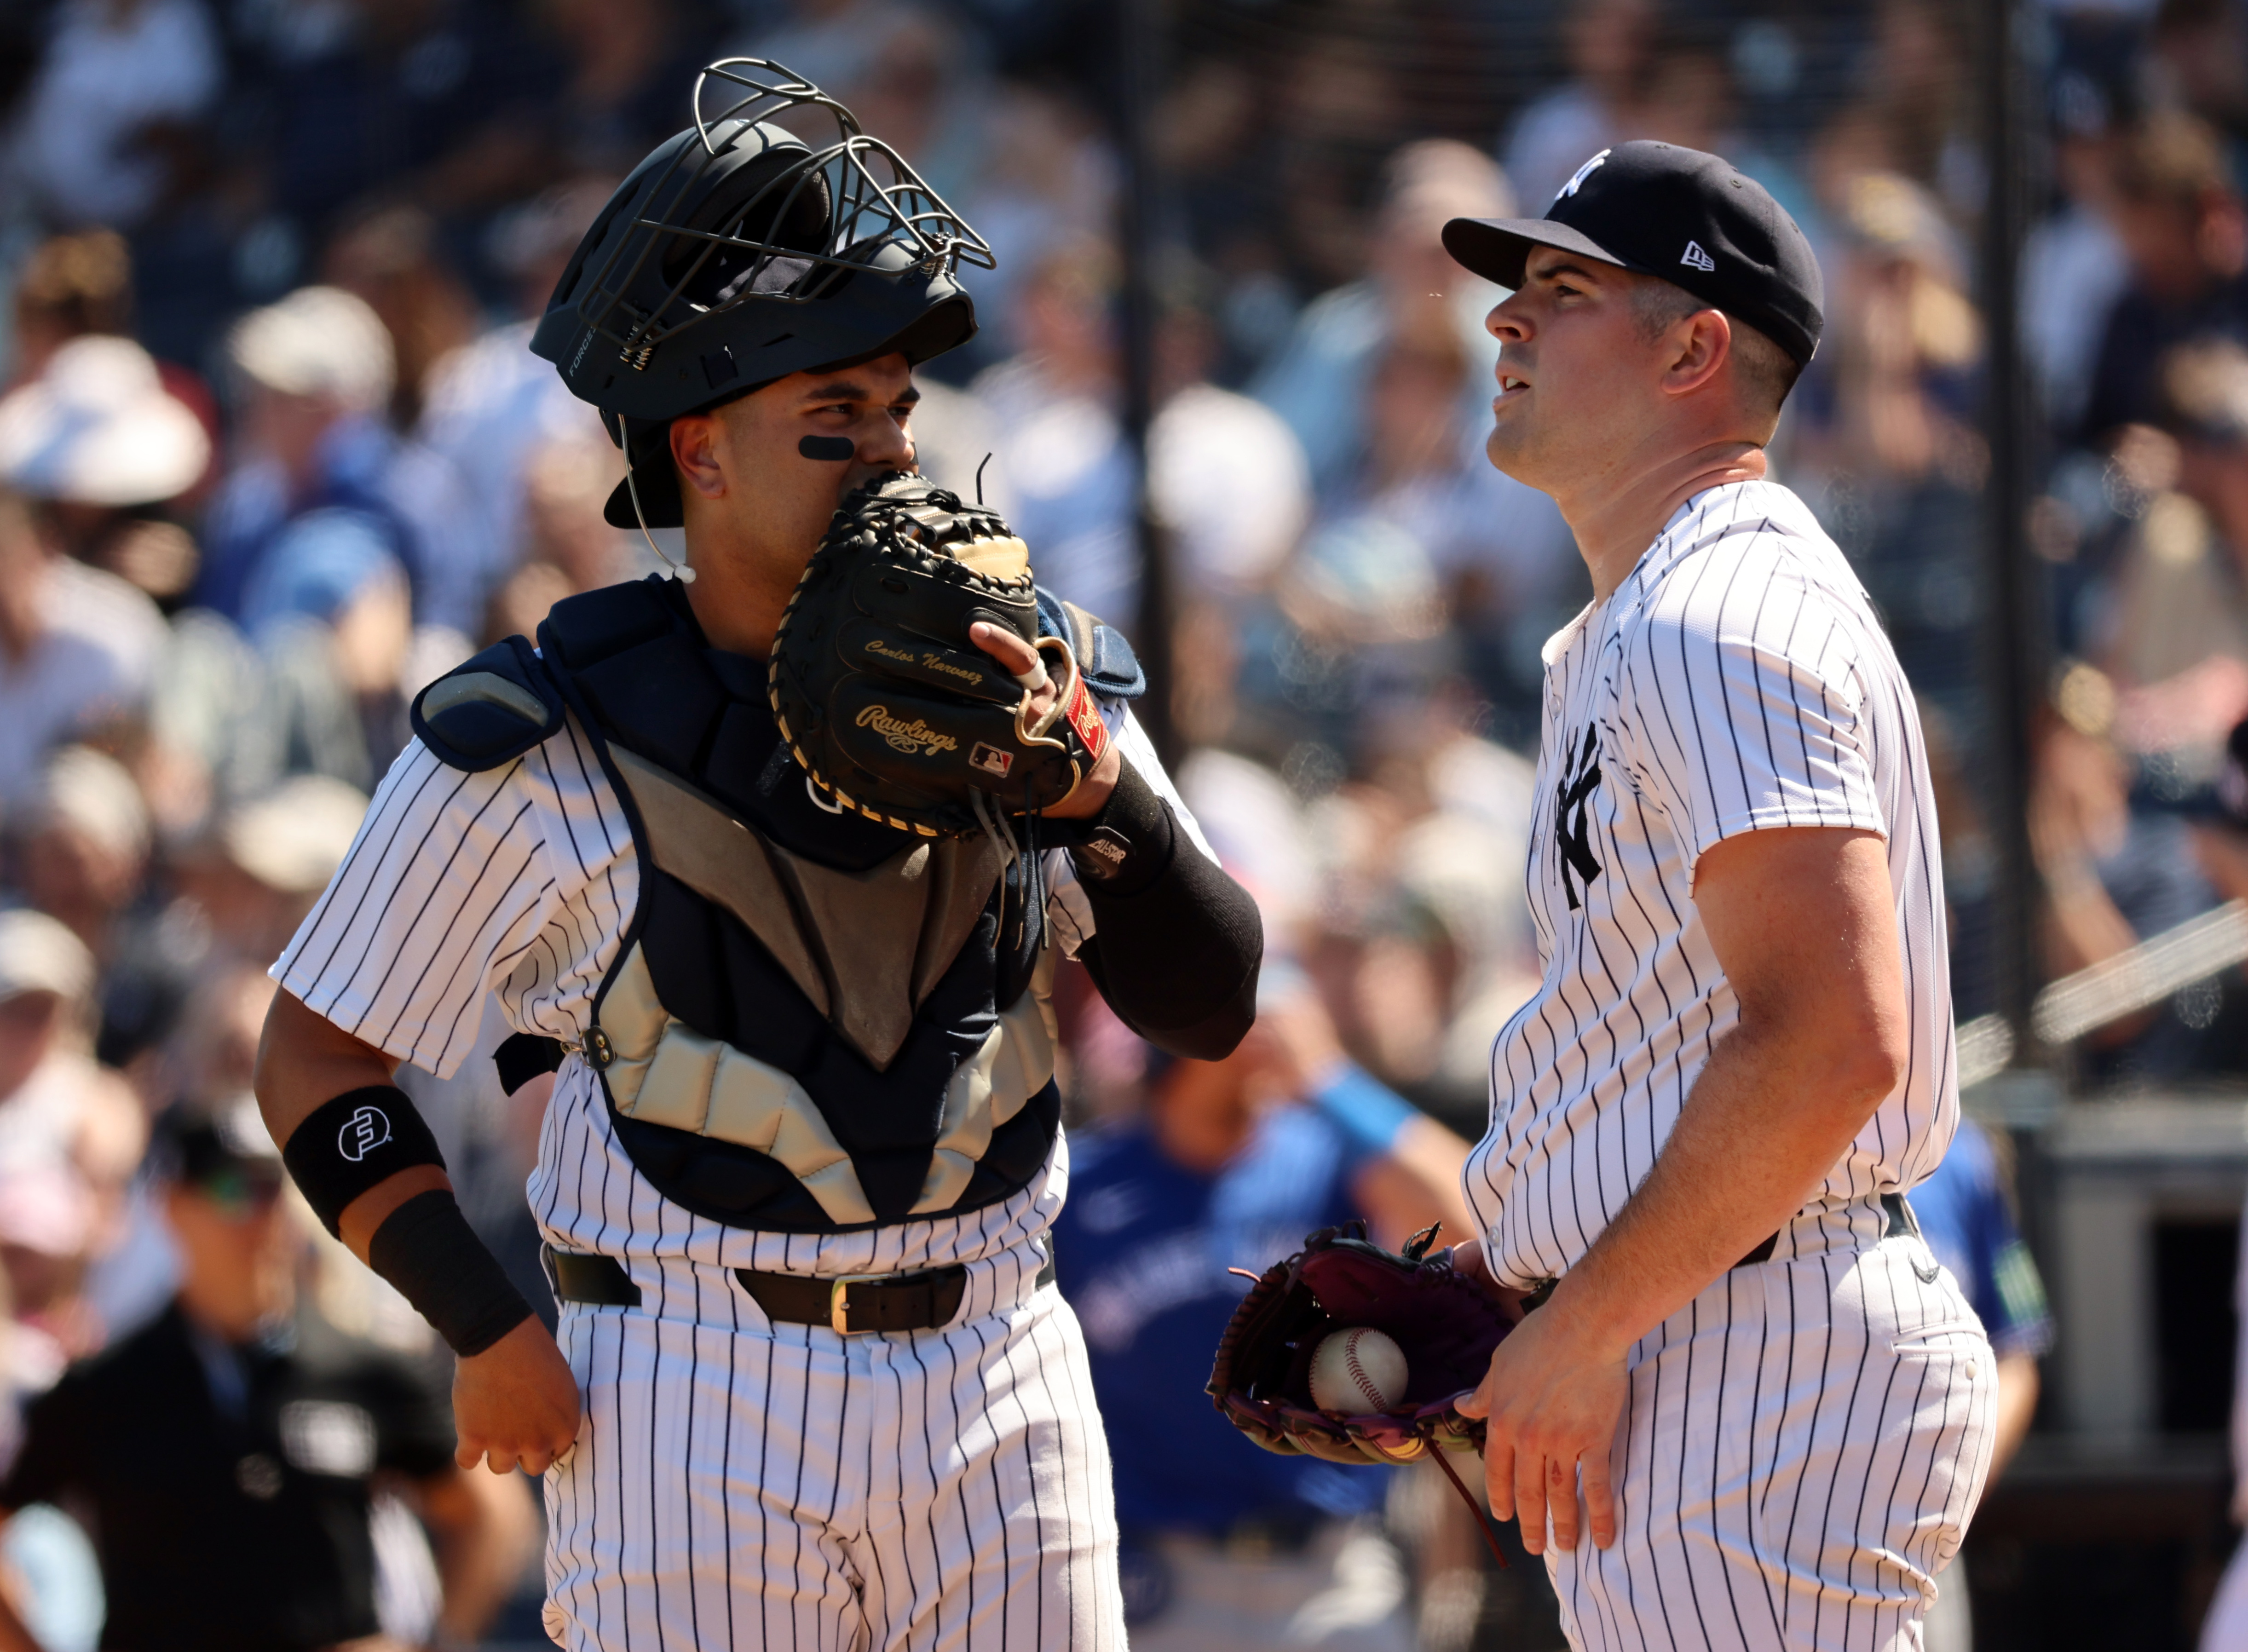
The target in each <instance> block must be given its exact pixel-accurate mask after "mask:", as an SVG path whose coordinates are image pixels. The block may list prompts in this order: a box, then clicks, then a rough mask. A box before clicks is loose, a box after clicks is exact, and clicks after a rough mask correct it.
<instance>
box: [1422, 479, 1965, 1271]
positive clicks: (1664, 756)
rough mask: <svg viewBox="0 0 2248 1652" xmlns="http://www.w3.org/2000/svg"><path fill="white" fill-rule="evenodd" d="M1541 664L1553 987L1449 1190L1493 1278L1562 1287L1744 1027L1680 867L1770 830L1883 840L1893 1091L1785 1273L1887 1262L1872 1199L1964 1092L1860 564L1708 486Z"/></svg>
mask: <svg viewBox="0 0 2248 1652" xmlns="http://www.w3.org/2000/svg"><path fill="white" fill-rule="evenodd" d="M1535 808H1536V817H1535V822H1534V826H1533V829H1532V848H1531V854H1530V867H1529V898H1530V908H1531V913H1532V918H1533V921H1534V922H1535V923H1536V926H1537V930H1538V940H1539V955H1540V958H1541V961H1542V963H1543V964H1544V974H1543V979H1542V982H1541V984H1540V985H1539V991H1538V992H1537V995H1536V996H1535V997H1532V999H1531V1001H1530V1002H1529V1003H1528V1004H1525V1005H1524V1006H1523V1007H1522V1009H1521V1010H1519V1011H1517V1013H1516V1014H1515V1016H1514V1018H1512V1019H1511V1021H1510V1022H1508V1024H1507V1025H1506V1026H1505V1028H1504V1030H1503V1031H1502V1032H1500V1034H1499V1036H1498V1041H1497V1044H1496V1045H1495V1046H1494V1048H1493V1051H1492V1055H1491V1127H1490V1130H1489V1133H1488V1134H1486V1135H1485V1136H1484V1140H1483V1141H1482V1142H1481V1143H1480V1144H1479V1145H1478V1146H1477V1148H1476V1150H1475V1153H1474V1155H1473V1157H1472V1158H1471V1159H1470V1162H1469V1165H1468V1169H1467V1172H1466V1178H1465V1180H1466V1186H1467V1193H1468V1197H1469V1200H1470V1203H1472V1204H1473V1206H1474V1208H1475V1210H1476V1213H1477V1217H1478V1219H1479V1220H1480V1222H1481V1223H1482V1224H1483V1228H1484V1235H1485V1244H1486V1248H1487V1250H1488V1251H1489V1253H1490V1256H1491V1263H1492V1265H1493V1267H1494V1269H1495V1270H1496V1272H1497V1273H1498V1276H1499V1277H1500V1278H1504V1279H1506V1280H1508V1281H1510V1282H1511V1283H1514V1284H1517V1285H1528V1284H1531V1283H1532V1282H1534V1281H1537V1280H1539V1279H1543V1278H1552V1277H1555V1276H1558V1275H1559V1274H1560V1273H1562V1272H1566V1270H1567V1269H1568V1268H1569V1267H1570V1266H1571V1265H1573V1263H1574V1262H1575V1261H1576V1260H1577V1258H1579V1257H1580V1256H1581V1255H1583V1253H1584V1252H1585V1251H1586V1249H1587V1247H1588V1246H1589V1245H1590V1244H1592V1242H1593V1239H1595V1238H1596V1237H1598V1236H1599V1235H1600V1231H1601V1230H1602V1229H1603V1228H1605V1227H1606V1226H1607V1223H1608V1222H1609V1220H1610V1219H1611V1218H1612V1217H1614V1215H1615V1213H1616V1211H1617V1210H1619V1209H1620V1208H1621V1206H1622V1204H1623V1203H1624V1202H1625V1201H1626V1200H1627V1199H1628V1198H1629V1196H1631V1194H1632V1191H1633V1190H1634V1189H1635V1188H1637V1187H1638V1186H1639V1184H1640V1182H1641V1181H1643V1180H1644V1179H1645V1178H1646V1176H1647V1174H1648V1171H1649V1170H1650V1169H1652V1168H1653V1167H1654V1163H1655V1155H1656V1154H1657V1153H1658V1152H1660V1151H1661V1149H1662V1144H1663V1142H1664V1141H1665V1140H1666V1139H1667V1138H1668V1136H1669V1133H1670V1129H1671V1127H1672V1126H1673V1124H1674V1123H1675V1122H1676V1120H1677V1116H1678V1110H1679V1107H1680V1106H1681V1104H1682V1103H1683V1101H1684V1100H1685V1098H1686V1096H1687V1094H1688V1093H1689V1092H1690V1091H1691V1090H1692V1088H1693V1086H1694V1081H1695V1080H1696V1077H1698V1076H1699V1074H1700V1073H1701V1071H1702V1068H1703V1065H1704V1064H1705V1063H1706V1062H1707V1061H1708V1059H1709V1056H1710V1049H1711V1047H1712V1046H1713V1045H1715V1044H1716V1043H1717V1040H1718V1039H1720V1038H1723V1037H1724V1035H1725V1034H1726V1032H1729V1031H1730V1030H1731V1028H1732V1026H1733V1025H1734V1024H1735V1023H1736V1021H1737V1018H1738V1015H1739V1005H1738V1003H1737V1000H1736V998H1735V997H1734V995H1733V992H1732V990H1731V987H1730V986H1729V985H1728V984H1727V983H1726V981H1725V978H1724V972H1723V971H1722V970H1720V969H1719V968H1718V966H1717V958H1716V956H1715V955H1714V954H1713V953H1712V952H1711V950H1710V942H1709V937H1708V935H1707V934H1706V932H1705V931H1704V930H1703V927H1702V924H1701V922H1700V919H1699V917H1698V916H1697V915H1696V911H1695V908H1694V902H1693V890H1694V872H1695V867H1696V863H1697V862H1698V861H1699V860H1700V858H1701V856H1702V855H1703V853H1705V852H1706V851H1707V850H1708V849H1709V848H1710V847H1711V846H1712V845H1713V844H1716V843H1718V842H1720V841H1722V840H1724V839H1726V838H1729V837H1732V836H1734V835H1736V834H1737V833H1744V832H1750V831H1755V830H1758V829H1760V828H1766V827H1774V826H1844V827H1856V828H1860V829H1862V830H1865V831H1868V832H1874V833H1879V834H1881V837H1882V838H1883V839H1884V840H1886V841H1887V844H1888V868H1889V878H1890V881H1891V884H1892V885H1893V887H1894V888H1895V901H1896V921H1897V930H1898V935H1899V938H1900V940H1901V942H1902V951H1903V958H1904V970H1905V989H1906V993H1905V996H1906V1007H1907V1011H1908V1014H1909V1060H1908V1064H1907V1068H1906V1072H1905V1076H1904V1078H1903V1080H1902V1082H1900V1084H1899V1085H1898V1086H1897V1088H1896V1089H1895V1092H1894V1093H1891V1094H1890V1095H1889V1096H1888V1098H1887V1099H1886V1100H1884V1101H1883V1102H1882V1103H1881V1107H1879V1109H1878V1110H1877V1111H1876V1112H1875V1113H1874V1116H1873V1118H1872V1119H1871V1120H1870V1121H1868V1124H1867V1125H1866V1128H1864V1130H1863V1131H1861V1133H1860V1134H1859V1136H1858V1138H1857V1140H1856V1141H1854V1142H1853V1143H1852V1144H1851V1147H1850V1150H1849V1151H1848V1153H1847V1154H1846V1155H1844V1157H1843V1158H1842V1160H1841V1161H1840V1162H1839V1163H1837V1164H1836V1165H1835V1167H1834V1169H1833V1172H1832V1174H1831V1175H1829V1176H1828V1177H1827V1181H1826V1183H1825V1185H1824V1187H1823V1188H1822V1189H1821V1190H1820V1194H1819V1196H1817V1198H1815V1199H1814V1201H1813V1205H1812V1206H1811V1207H1810V1209H1809V1210H1808V1211H1807V1212H1806V1219H1799V1221H1798V1222H1797V1223H1796V1224H1792V1226H1791V1227H1790V1229H1789V1230H1787V1231H1786V1232H1785V1233H1784V1234H1783V1235H1782V1237H1781V1242H1780V1249H1779V1252H1778V1254H1779V1256H1781V1257H1783V1258H1785V1257H1788V1256H1794V1255H1803V1254H1808V1253H1812V1252H1815V1251H1820V1250H1822V1249H1824V1248H1826V1247H1827V1246H1828V1245H1830V1244H1849V1245H1857V1244H1863V1243H1867V1242H1869V1240H1870V1241H1878V1238H1879V1237H1880V1227H1879V1224H1878V1221H1877V1220H1876V1221H1875V1223H1874V1226H1873V1228H1872V1230H1871V1233H1870V1235H1868V1233H1867V1232H1866V1231H1864V1230H1865V1229H1866V1226H1867V1223H1866V1221H1865V1219H1864V1217H1865V1215H1866V1213H1867V1212H1868V1210H1877V1208H1878V1207H1874V1206H1871V1205H1870V1203H1869V1202H1870V1201H1871V1199H1872V1197H1873V1196H1874V1195H1876V1194H1879V1193H1882V1192H1893V1191H1900V1190H1902V1189H1908V1188H1909V1187H1911V1186H1912V1185H1913V1184H1914V1183H1915V1182H1918V1181H1919V1180H1920V1179H1921V1178H1922V1177H1923V1176H1926V1175H1927V1174H1928V1173H1929V1170H1930V1169H1933V1168H1934V1166H1935V1165H1936V1162H1937V1161H1938V1160H1939V1159H1941V1158H1942V1156H1943V1149H1944V1147H1945V1145H1946V1144H1947V1143H1948V1142H1949V1141H1950V1138H1951V1132H1952V1129H1953V1127H1954V1124H1955V1123H1956V1121H1957V1116H1958V1093H1957V1075H1956V1073H1955V1070H1954V1062H1953V1045H1952V1029H1951V1011H1950V1002H1951V1001H1950V977H1949V972H1948V966H1947V962H1946V957H1945V936H1944V915H1943V874H1942V872H1941V870H1940V868H1939V867H1938V864H1937V838H1936V808H1935V801H1934V797H1933V793H1932V792H1931V791H1930V789H1929V779H1928V766H1927V760H1926V755H1925V752H1924V751H1923V750H1922V740H1921V733H1920V726H1919V723H1918V720H1917V717H1916V713H1915V710H1914V706H1913V700H1912V694H1911V690H1910V689H1909V688H1908V687H1907V686H1906V683H1905V680H1904V675H1903V673H1902V671H1901V670H1900V669H1899V668H1898V665H1897V662H1896V657H1895V655H1894V654H1893V653H1892V652H1891V650H1890V648H1889V645H1888V639H1887V638H1886V637H1885V636H1884V635H1883V634H1882V632H1881V626H1880V624H1879V622H1878V621H1877V620H1875V618H1874V614H1873V611H1872V608H1871V607H1870V606H1869V605H1868V601H1867V600H1866V597H1865V595H1864V593H1863V592H1862V591H1861V589H1860V586H1859V584H1858V581H1857V579H1856V578H1855V577H1854V575H1853V573H1852V572H1851V571H1850V567H1849V565H1848V564H1847V562H1846V561H1845V560H1844V559H1843V557H1842V554H1841V552H1840V551H1839V550H1837V549H1836V548H1835V545H1834V544H1833V541H1832V540H1831V539H1829V538H1827V535H1826V533H1825V532H1824V531H1821V530H1820V526H1819V524H1818V523H1817V522H1816V521H1815V520H1813V517H1812V515H1811V513H1810V511H1808V510H1807V509H1806V507H1805V506H1804V504H1802V502H1801V501H1800V500H1799V499H1798V498H1796V497H1795V496H1794V495H1793V494H1792V493H1791V492H1789V491H1788V490H1786V489H1785V488H1783V487H1780V486H1779V485H1777V484H1775V483H1765V482H1751V483H1731V484H1727V485H1725V486H1722V487H1715V488H1711V489H1709V490H1706V491H1704V492H1703V493H1700V494H1697V495H1696V496H1695V497H1693V498H1692V499H1690V500H1689V501H1688V502H1687V503H1686V504H1684V505H1683V506H1681V507H1680V508H1679V510H1678V511H1677V512H1676V515H1674V516H1673V517H1672V518H1671V519H1670V521H1669V524H1667V525H1666V526H1665V527H1664V529H1663V531H1662V534H1661V535H1660V536H1659V537H1658V538H1656V539H1655V543H1654V544H1653V545H1650V546H1649V547H1648V550H1647V552H1646V553H1645V554H1644V555H1642V556H1641V558H1640V559H1639V562H1638V564H1637V565H1636V566H1635V567H1634V568H1633V570H1632V572H1630V574H1629V575H1628V577H1627V578H1626V579H1625V580H1624V582H1623V583H1622V584H1621V586H1619V587H1618V588H1617V589H1616V590H1615V591H1614V593H1611V594H1610V596H1609V597H1608V598H1607V600H1606V601H1604V602H1597V603H1594V604H1593V605H1592V606H1591V607H1587V609H1586V610H1585V612H1584V613H1583V614H1580V615H1579V616H1578V617H1577V619H1576V620H1574V621H1573V623H1572V624H1571V625H1570V626H1568V627H1566V628H1565V629H1564V630H1562V631H1561V632H1560V633H1559V634H1557V635H1556V636H1555V637H1553V639H1552V641H1549V642H1548V643H1547V644H1546V706H1545V723H1544V732H1543V744H1542V749H1541V751H1540V755H1539V775H1538V785H1537V790H1536V793H1535ZM1822 1212H1824V1213H1828V1214H1829V1215H1831V1216H1832V1217H1833V1219H1832V1220H1822V1219H1819V1218H1820V1214H1821V1213H1822ZM1846 1213H1847V1214H1846Z"/></svg>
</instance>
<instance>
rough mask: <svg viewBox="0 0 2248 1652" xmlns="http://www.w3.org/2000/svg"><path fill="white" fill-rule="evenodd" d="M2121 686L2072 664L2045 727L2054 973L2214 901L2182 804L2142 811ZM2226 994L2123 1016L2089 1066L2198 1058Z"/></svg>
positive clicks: (2175, 1071)
mask: <svg viewBox="0 0 2248 1652" xmlns="http://www.w3.org/2000/svg"><path fill="white" fill-rule="evenodd" d="M2121 704H2122V703H2121V700H2120V699H2119V696H2117V694H2116V692H2115V688H2114V683H2113V682H2111V681H2110V680H2109V679H2108V677H2107V676H2106V675H2104V674H2103V673H2101V672H2100V671H2098V670H2096V669H2094V668H2093V667H2091V666H2089V665H2087V664H2084V663H2082V662H2078V663H2077V664H2075V665H2074V666H2073V667H2071V668H2068V669H2066V671H2064V672H2063V673H2062V674H2061V675H2060V681H2059V682H2058V683H2057V684H2056V686H2055V688H2054V689H2053V696H2052V703H2051V707H2050V710H2049V712H2048V714H2047V715H2046V717H2045V718H2044V720H2043V723H2042V724H2041V726H2040V729H2039V734H2038V739H2037V744H2036V750H2035V759H2034V768H2033V770H2032V777H2031V786H2030V797H2029V827H2030V841H2031V845H2032V848H2033V850H2034V851H2035V853H2036V856H2037V865H2038V870H2039V874H2041V875H2042V876H2043V878H2044V880H2045V889H2046V902H2047V908H2046V924H2045V936H2044V941H2045V964H2046V971H2047V973H2048V977H2060V976H2063V975H2067V974H2070V973H2072V972H2073V971H2075V970H2081V969H2085V968H2087V967H2088V966H2090V965H2092V964H2095V963H2102V962H2104V961H2105V960H2107V959H2108V958H2112V957H2114V956H2118V955H2119V954H2121V953H2122V952H2125V951H2127V950H2128V949H2130V948H2131V947H2133V946H2135V945H2136V944H2137V943H2139V942H2141V941H2143V940H2149V939H2152V938H2153V937H2154V936H2158V935H2161V934H2162V933H2163V932H2164V931H2165V930H2169V929H2176V927H2177V926H2178V925H2180V924H2182V923H2183V922H2186V921H2187V920H2189V919H2191V918H2195V917H2198V916H2200V915H2202V914H2203V913H2204V912H2207V911H2209V910H2210V908H2213V907H2215V906H2216V905H2217V891H2216V890H2215V889H2214V888H2212V887H2211V884H2210V879H2209V876H2208V874H2207V872H2206V871H2205V870H2204V869H2203V867H2202V865H2201V864H2200V861H2199V858H2198V857H2197V854H2196V853H2195V847H2196V845H2195V839H2194V833H2193V830H2192V828H2191V826H2190V824H2189V823H2188V821H2187V820H2186V819H2184V817H2183V815H2181V814H2177V813H2171V812H2160V813H2157V812H2152V811H2146V810H2135V809H2133V808H2132V806H2131V783H2132V780H2133V778H2134V773H2133V764H2132V762H2131V759H2130V757H2128V755H2127V754H2126V753H2125V752H2124V751H2121V750H2120V749H2119V747H2118V745H2117V743H2116V735H2117V731H2118V726H2119V724H2118V712H2119V710H2120V709H2121ZM2218 1008H2219V1004H2218V1003H2217V1001H2216V1000H2214V999H2210V1000H2207V1001H2204V1000H2203V998H2202V997H2201V996H2200V995H2198V994H2197V993H2195V992H2190V991H2189V992H2184V993H2180V994H2179V995H2177V997H2176V998H2174V999H2172V1000H2170V1001H2169V1002H2168V1003H2165V1004H2160V1005H2157V1006H2155V1008H2153V1009H2151V1010H2147V1011H2140V1012H2137V1013H2135V1014H2134V1015H2131V1016H2129V1017H2127V1018H2121V1019H2118V1020H2116V1021H2114V1022H2113V1023H2110V1024H2109V1025H2107V1026H2105V1027H2102V1028H2101V1029H2098V1030H2096V1031H2095V1032H2094V1033H2092V1034H2091V1036H2090V1037H2089V1038H2087V1040H2086V1041H2085V1044H2084V1045H2083V1056H2084V1060H2085V1064H2086V1067H2087V1073H2088V1074H2089V1076H2091V1077H2093V1078H2094V1079H2098V1080H2115V1079H2126V1078H2128V1079H2132V1080H2147V1081H2154V1080H2162V1079H2166V1078H2175V1077H2176V1076H2178V1075H2180V1074H2182V1073H2185V1072H2186V1071H2188V1070H2190V1068H2191V1067H2192V1066H2194V1064H2195V1061H2196V1059H2197V1055H2198V1054H2199V1053H2200V1051H2201V1046H2202V1045H2204V1044H2205V1043H2206V1042H2207V1041H2208V1040H2207V1038H2206V1036H2205V1035H2206V1034H2208V1032H2209V1031H2210V1027H2211V1026H2212V1025H2214V1024H2215V1023H2216V1021H2217V1011H2218Z"/></svg>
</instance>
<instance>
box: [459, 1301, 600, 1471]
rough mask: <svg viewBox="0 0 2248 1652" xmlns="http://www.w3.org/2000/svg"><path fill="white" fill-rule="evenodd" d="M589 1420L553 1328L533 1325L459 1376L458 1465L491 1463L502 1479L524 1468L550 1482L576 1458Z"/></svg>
mask: <svg viewBox="0 0 2248 1652" xmlns="http://www.w3.org/2000/svg"><path fill="white" fill-rule="evenodd" d="M581 1415H582V1407H581V1406H580V1405H579V1399H578V1379H577V1378H576V1377H574V1376H572V1374H570V1365H569V1361H566V1360H565V1359H564V1358H563V1357H562V1350H561V1349H560V1348H559V1347H556V1346H555V1345H554V1338H553V1337H552V1334H551V1333H549V1332H548V1331H547V1329H546V1327H545V1326H543V1325H541V1324H540V1323H539V1322H538V1320H536V1319H529V1320H524V1322H523V1323H522V1324H521V1325H518V1326H516V1327H515V1329H514V1330H512V1331H511V1332H509V1333H507V1334H506V1335H505V1336H504V1337H502V1338H501V1339H500V1340H498V1341H497V1342H495V1343H493V1344H492V1345H491V1347H488V1348H486V1349H485V1350H484V1351H483V1353H482V1354H471V1355H469V1357H468V1358H467V1359H465V1360H463V1361H461V1362H460V1363H459V1365H457V1366H456V1367H455V1368H454V1370H453V1426H454V1428H455V1429H456V1432H457V1433H458V1435H459V1436H460V1444H459V1446H458V1448H457V1449H456V1450H455V1451H454V1453H453V1461H454V1462H456V1463H459V1464H460V1465H461V1467H463V1468H464V1469H473V1468H474V1467H476V1463H477V1462H478V1460H479V1459H483V1460H484V1461H486V1462H488V1463H489V1464H490V1468H491V1471H492V1472H493V1473H494V1474H505V1473H508V1472H509V1471H510V1470H512V1469H514V1468H515V1467H516V1466H517V1464H518V1463H520V1464H521V1465H522V1468H523V1471H524V1473H525V1474H531V1475H538V1474H544V1473H545V1472H546V1470H547V1468H548V1466H549V1465H550V1464H552V1463H559V1462H560V1461H561V1460H562V1459H563V1458H564V1457H567V1456H569V1455H570V1448H571V1447H572V1445H573V1444H575V1443H577V1439H578V1420H579V1416H581Z"/></svg>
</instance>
